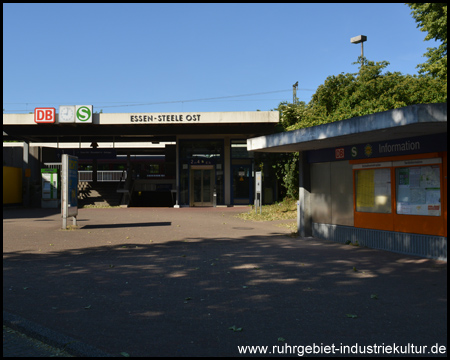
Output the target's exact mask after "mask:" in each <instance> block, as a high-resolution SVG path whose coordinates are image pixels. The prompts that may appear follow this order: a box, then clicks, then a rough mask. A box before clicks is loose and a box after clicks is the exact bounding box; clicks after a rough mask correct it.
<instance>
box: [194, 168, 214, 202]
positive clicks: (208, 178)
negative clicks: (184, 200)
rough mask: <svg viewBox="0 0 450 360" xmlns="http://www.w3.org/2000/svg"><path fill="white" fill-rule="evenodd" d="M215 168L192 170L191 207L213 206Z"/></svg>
mask: <svg viewBox="0 0 450 360" xmlns="http://www.w3.org/2000/svg"><path fill="white" fill-rule="evenodd" d="M213 190H214V168H213V167H210V166H206V167H193V168H192V169H191V206H213Z"/></svg>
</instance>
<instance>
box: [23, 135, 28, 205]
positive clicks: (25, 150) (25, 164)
mask: <svg viewBox="0 0 450 360" xmlns="http://www.w3.org/2000/svg"><path fill="white" fill-rule="evenodd" d="M22 155H23V161H22V184H23V189H24V191H23V205H24V206H29V205H30V176H29V175H30V174H29V173H28V172H29V171H30V161H29V157H30V144H29V143H28V142H26V141H24V142H23V153H22Z"/></svg>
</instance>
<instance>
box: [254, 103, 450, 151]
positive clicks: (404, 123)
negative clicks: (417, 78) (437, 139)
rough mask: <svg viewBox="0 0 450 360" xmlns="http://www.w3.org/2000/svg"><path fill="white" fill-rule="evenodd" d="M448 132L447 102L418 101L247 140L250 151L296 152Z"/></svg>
mask: <svg viewBox="0 0 450 360" xmlns="http://www.w3.org/2000/svg"><path fill="white" fill-rule="evenodd" d="M446 132H447V104H446V103H439V104H418V105H410V106H406V107H403V108H399V109H394V110H389V111H384V112H380V113H375V114H370V115H364V116H358V117H355V118H351V119H347V120H341V121H336V122H333V123H329V124H323V125H318V126H313V127H310V128H305V129H299V130H293V131H287V132H283V133H277V134H272V135H267V136H260V137H254V138H250V139H248V140H247V149H248V150H249V151H260V152H296V151H306V150H317V149H324V148H330V147H335V146H345V145H353V144H358V143H364V142H369V141H371V142H374V141H384V140H393V139H401V138H407V137H414V136H421V135H432V134H439V133H446Z"/></svg>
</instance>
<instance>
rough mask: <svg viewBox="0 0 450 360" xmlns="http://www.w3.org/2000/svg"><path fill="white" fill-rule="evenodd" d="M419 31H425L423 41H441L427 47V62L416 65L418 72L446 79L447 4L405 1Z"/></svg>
mask: <svg viewBox="0 0 450 360" xmlns="http://www.w3.org/2000/svg"><path fill="white" fill-rule="evenodd" d="M407 5H408V6H409V7H410V8H411V9H412V10H413V11H412V12H411V14H412V16H413V18H414V19H415V20H416V23H417V27H418V28H420V31H424V32H427V33H428V34H427V36H425V41H428V40H432V39H434V40H435V41H441V42H442V43H441V45H439V47H437V48H436V47H433V48H427V50H428V52H426V53H425V54H424V56H426V57H427V58H428V60H427V62H425V63H423V64H419V65H417V67H418V68H419V74H429V75H431V76H432V77H436V78H441V79H445V80H446V79H447V4H445V3H425V4H422V3H407Z"/></svg>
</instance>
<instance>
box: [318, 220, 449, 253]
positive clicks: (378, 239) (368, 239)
mask: <svg viewBox="0 0 450 360" xmlns="http://www.w3.org/2000/svg"><path fill="white" fill-rule="evenodd" d="M313 236H314V237H317V238H319V239H325V240H331V241H335V242H339V243H342V244H345V243H346V242H348V241H351V242H352V243H354V244H355V243H356V241H358V243H359V245H360V246H367V247H370V248H373V249H381V250H387V251H392V252H397V253H401V254H407V255H416V256H421V257H426V258H431V259H438V260H445V261H447V238H446V237H442V236H432V235H420V234H408V233H399V232H391V231H382V230H371V229H360V228H354V227H350V226H340V225H330V224H318V223H313Z"/></svg>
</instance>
